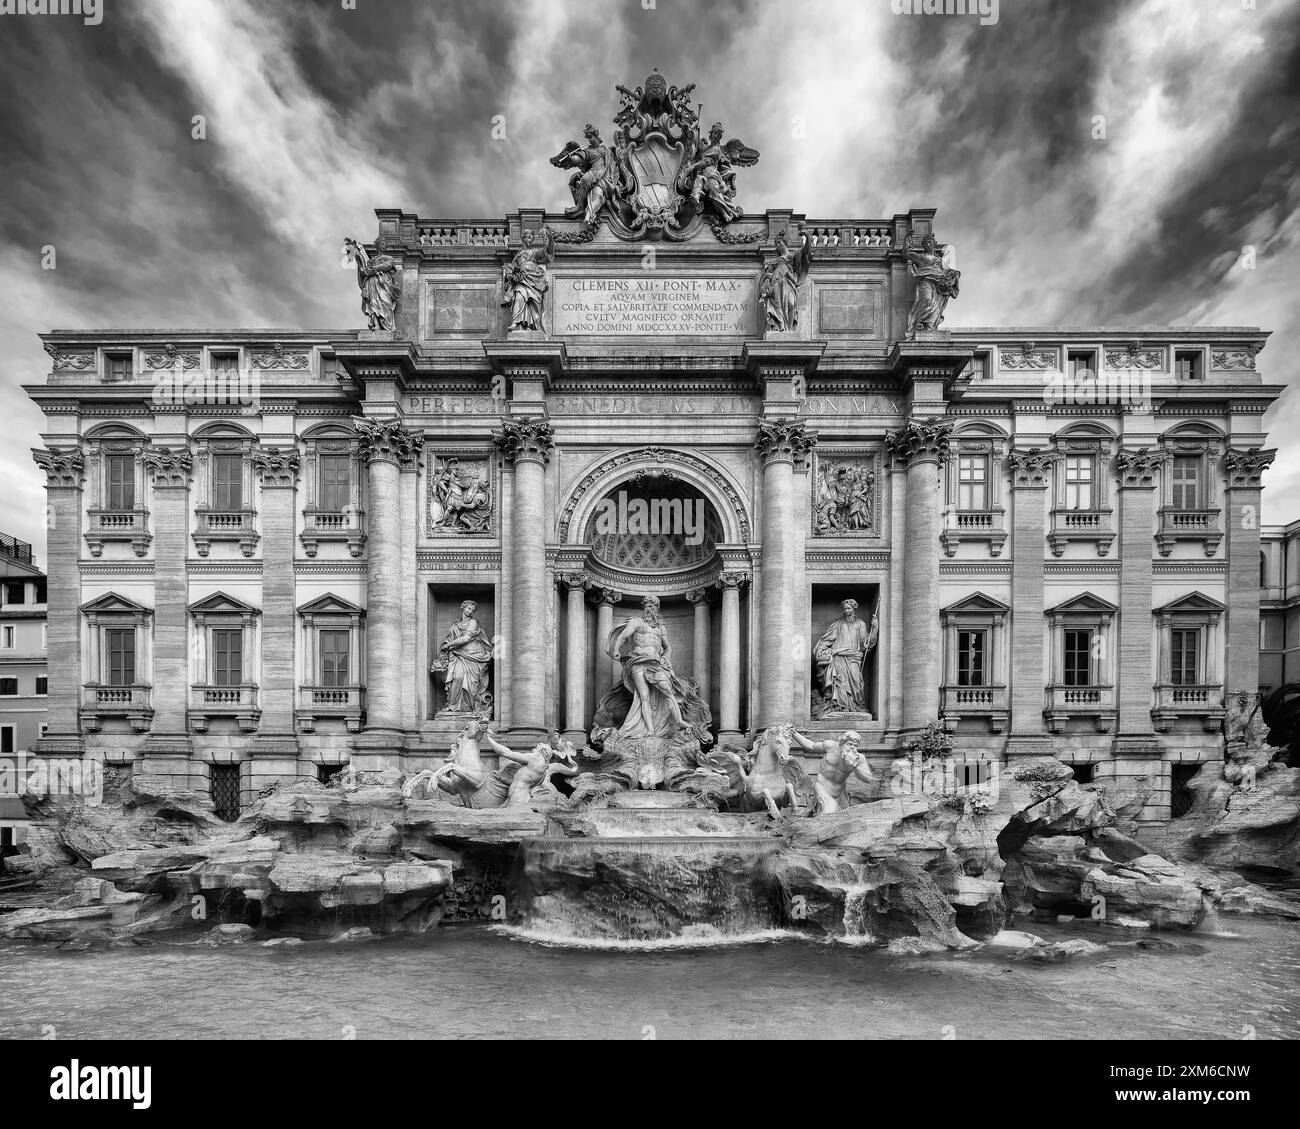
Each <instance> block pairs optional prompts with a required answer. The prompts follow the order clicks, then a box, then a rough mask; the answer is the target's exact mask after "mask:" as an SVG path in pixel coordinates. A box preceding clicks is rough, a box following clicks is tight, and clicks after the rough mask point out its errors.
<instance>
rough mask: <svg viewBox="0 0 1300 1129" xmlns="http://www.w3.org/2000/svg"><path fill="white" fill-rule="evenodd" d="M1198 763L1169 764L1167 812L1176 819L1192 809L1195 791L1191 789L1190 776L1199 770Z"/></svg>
mask: <svg viewBox="0 0 1300 1129" xmlns="http://www.w3.org/2000/svg"><path fill="white" fill-rule="evenodd" d="M1200 770H1201V766H1200V765H1199V764H1174V765H1170V766H1169V814H1170V816H1171V817H1172V818H1174V819H1177V818H1178V817H1179V816H1183V815H1186V814H1187V813H1188V812H1189V811H1191V810H1192V804H1193V803H1195V801H1196V793H1195V792H1193V791H1192V786H1191V785H1192V777H1194V776H1195V775H1196V774H1197V773H1198V772H1200Z"/></svg>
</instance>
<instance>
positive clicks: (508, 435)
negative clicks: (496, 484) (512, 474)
mask: <svg viewBox="0 0 1300 1129" xmlns="http://www.w3.org/2000/svg"><path fill="white" fill-rule="evenodd" d="M492 440H493V442H494V443H496V445H497V447H499V448H500V450H501V453H502V455H503V456H504V457H505V460H506V464H507V465H509V466H514V465H515V463H517V462H528V461H532V462H539V463H547V462H550V459H551V452H552V451H553V450H554V449H555V439H554V435H553V433H552V431H551V424H550V421H549V420H544V419H503V420H502V421H501V430H500V431H498V432H495V433H494V434H493V436H492Z"/></svg>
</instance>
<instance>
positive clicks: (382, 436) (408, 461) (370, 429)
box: [352, 416, 424, 466]
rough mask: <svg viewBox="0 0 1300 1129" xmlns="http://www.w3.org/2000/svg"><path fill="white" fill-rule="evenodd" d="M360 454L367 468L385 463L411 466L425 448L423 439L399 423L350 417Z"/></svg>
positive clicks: (394, 420)
mask: <svg viewBox="0 0 1300 1129" xmlns="http://www.w3.org/2000/svg"><path fill="white" fill-rule="evenodd" d="M352 426H353V427H355V428H356V432H357V439H358V440H359V441H360V444H361V453H362V455H364V456H365V460H366V463H367V465H369V464H370V463H377V462H387V463H396V464H397V465H398V466H413V465H414V464H415V462H416V460H418V459H419V457H420V451H421V450H423V448H424V436H423V435H422V434H421V433H420V432H418V431H412V430H411V429H410V428H408V427H407V426H406V425H405V424H404V423H402V421H401V420H400V419H369V418H367V417H365V416H353V417H352Z"/></svg>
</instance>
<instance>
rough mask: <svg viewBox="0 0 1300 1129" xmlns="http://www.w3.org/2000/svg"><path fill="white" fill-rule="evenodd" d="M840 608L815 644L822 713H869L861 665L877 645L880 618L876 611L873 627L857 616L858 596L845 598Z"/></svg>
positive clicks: (814, 660)
mask: <svg viewBox="0 0 1300 1129" xmlns="http://www.w3.org/2000/svg"><path fill="white" fill-rule="evenodd" d="M840 608H841V609H842V611H843V613H844V614H843V615H842V616H841V617H840V618H839V619H837V620H836V621H835V622H834V623H832V624H831V625H830V627H828V628H827V629H826V630H825V632H823V634H822V637H821V638H820V639H818V640H817V644H816V646H814V647H813V663H814V664H815V665H816V667H817V677H818V680H819V681H820V682H821V687H822V699H823V703H824V707H823V710H822V716H825V715H827V714H834V713H852V714H866V713H867V689H866V683H865V681H864V680H863V677H862V667H863V664H864V663H865V662H866V661H867V655H868V654H869V653H870V652H871V649H872V648H873V647H875V645H876V638H877V636H878V635H879V634H880V622H879V620H878V619H877V617H876V616H875V614H874V613H873V614H872V616H871V627H870V628H868V627H867V625H866V624H865V623H863V622H862V620H860V619H858V602H857V600H845V601H844V602H843V603H841V604H840ZM868 716H870V715H869V714H868Z"/></svg>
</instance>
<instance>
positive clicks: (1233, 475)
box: [1223, 447, 1277, 487]
mask: <svg viewBox="0 0 1300 1129" xmlns="http://www.w3.org/2000/svg"><path fill="white" fill-rule="evenodd" d="M1276 456H1277V452H1276V451H1266V450H1264V449H1263V448H1262V447H1249V448H1241V447H1230V448H1229V449H1228V450H1227V451H1226V452H1225V453H1224V456H1223V469H1224V470H1226V471H1227V472H1228V486H1229V487H1234V486H1235V487H1256V486H1261V485H1262V484H1263V477H1264V471H1266V470H1267V469H1268V467H1269V465H1270V464H1271V463H1272V462H1273V459H1274V458H1275V457H1276Z"/></svg>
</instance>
